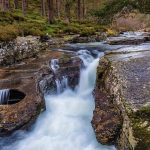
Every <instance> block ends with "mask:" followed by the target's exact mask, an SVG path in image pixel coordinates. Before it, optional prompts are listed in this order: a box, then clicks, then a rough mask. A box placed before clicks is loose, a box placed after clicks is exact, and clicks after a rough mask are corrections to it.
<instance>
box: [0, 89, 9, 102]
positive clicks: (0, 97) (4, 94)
mask: <svg viewBox="0 0 150 150" xmlns="http://www.w3.org/2000/svg"><path fill="white" fill-rule="evenodd" d="M9 95H10V92H9V89H3V90H0V105H2V104H7V102H8V101H9Z"/></svg>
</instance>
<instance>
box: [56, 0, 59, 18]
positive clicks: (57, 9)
mask: <svg viewBox="0 0 150 150" xmlns="http://www.w3.org/2000/svg"><path fill="white" fill-rule="evenodd" d="M56 15H57V17H58V19H60V0H56Z"/></svg>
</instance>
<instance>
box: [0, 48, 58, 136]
mask: <svg viewBox="0 0 150 150" xmlns="http://www.w3.org/2000/svg"><path fill="white" fill-rule="evenodd" d="M60 56H61V53H59V52H50V51H48V52H45V53H43V54H42V55H41V56H40V57H39V58H38V59H28V60H26V61H24V63H22V64H18V65H15V66H11V67H1V69H0V89H16V90H19V91H20V92H22V93H23V94H24V95H25V97H24V98H23V99H22V100H20V101H19V102H18V103H15V104H12V105H0V136H4V135H7V134H10V133H12V132H14V131H16V130H18V129H28V127H30V126H31V125H32V124H33V123H34V121H35V120H36V118H37V117H38V115H39V114H40V113H41V112H42V111H43V110H45V100H44V97H43V93H41V92H40V90H39V86H38V79H39V77H40V75H41V73H40V72H39V69H40V68H41V66H44V65H45V63H46V62H47V61H49V59H51V58H52V57H56V58H57V57H60ZM45 74H46V72H45ZM43 75H44V73H43ZM13 97H14V96H13Z"/></svg>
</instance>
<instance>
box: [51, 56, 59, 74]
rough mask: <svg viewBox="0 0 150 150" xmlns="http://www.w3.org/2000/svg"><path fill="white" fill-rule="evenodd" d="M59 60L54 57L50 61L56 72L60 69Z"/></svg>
mask: <svg viewBox="0 0 150 150" xmlns="http://www.w3.org/2000/svg"><path fill="white" fill-rule="evenodd" d="M58 63H59V60H58V59H52V60H51V62H50V66H51V69H52V70H53V71H54V73H55V72H56V71H57V70H58V69H59V64H58Z"/></svg>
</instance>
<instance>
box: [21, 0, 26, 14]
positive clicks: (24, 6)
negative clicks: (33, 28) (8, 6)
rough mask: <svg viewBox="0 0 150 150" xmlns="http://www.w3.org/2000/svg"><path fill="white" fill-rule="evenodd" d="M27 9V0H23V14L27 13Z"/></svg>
mask: <svg viewBox="0 0 150 150" xmlns="http://www.w3.org/2000/svg"><path fill="white" fill-rule="evenodd" d="M26 9H27V0H22V14H23V16H25V15H26Z"/></svg>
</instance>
